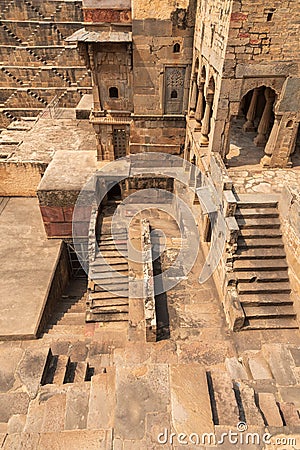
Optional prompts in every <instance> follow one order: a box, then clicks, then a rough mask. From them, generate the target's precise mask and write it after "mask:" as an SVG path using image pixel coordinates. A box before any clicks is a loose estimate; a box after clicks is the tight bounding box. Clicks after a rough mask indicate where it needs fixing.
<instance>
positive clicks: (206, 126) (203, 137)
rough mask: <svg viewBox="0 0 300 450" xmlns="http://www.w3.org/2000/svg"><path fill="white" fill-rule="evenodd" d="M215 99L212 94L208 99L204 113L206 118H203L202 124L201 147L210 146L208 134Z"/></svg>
mask: <svg viewBox="0 0 300 450" xmlns="http://www.w3.org/2000/svg"><path fill="white" fill-rule="evenodd" d="M213 98H214V96H213V95H212V94H208V95H207V97H206V105H205V111H204V116H203V119H202V122H201V137H200V144H201V145H208V134H209V131H210V116H211V110H212V103H213Z"/></svg>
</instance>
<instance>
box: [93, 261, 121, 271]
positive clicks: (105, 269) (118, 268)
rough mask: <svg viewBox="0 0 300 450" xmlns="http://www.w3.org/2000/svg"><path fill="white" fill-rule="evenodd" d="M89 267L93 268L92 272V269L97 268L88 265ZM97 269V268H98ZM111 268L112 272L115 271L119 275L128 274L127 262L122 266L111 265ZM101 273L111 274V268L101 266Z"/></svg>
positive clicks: (118, 264) (119, 264)
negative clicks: (112, 268)
mask: <svg viewBox="0 0 300 450" xmlns="http://www.w3.org/2000/svg"><path fill="white" fill-rule="evenodd" d="M90 267H92V268H93V270H94V267H97V265H93V266H91V265H90ZM98 267H99V266H98ZM113 267H114V270H117V271H118V272H119V273H121V274H125V272H126V273H128V264H127V262H126V263H124V264H122V263H117V264H115V263H114V264H113ZM101 272H102V273H105V272H111V268H110V267H108V266H107V265H105V266H101Z"/></svg>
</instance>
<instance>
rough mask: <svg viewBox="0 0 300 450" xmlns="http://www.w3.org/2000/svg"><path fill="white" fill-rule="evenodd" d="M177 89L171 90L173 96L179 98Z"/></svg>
mask: <svg viewBox="0 0 300 450" xmlns="http://www.w3.org/2000/svg"><path fill="white" fill-rule="evenodd" d="M177 96H178V95H177V91H175V89H174V90H173V91H172V92H171V98H177Z"/></svg>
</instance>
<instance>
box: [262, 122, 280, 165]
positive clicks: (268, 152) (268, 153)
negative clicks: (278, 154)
mask: <svg viewBox="0 0 300 450" xmlns="http://www.w3.org/2000/svg"><path fill="white" fill-rule="evenodd" d="M280 120H281V117H279V116H277V115H276V116H275V121H274V125H273V128H272V130H271V133H270V136H269V139H268V142H267V143H266V146H265V155H264V157H263V158H262V159H261V160H260V163H261V164H262V165H263V166H264V167H268V166H270V163H271V157H272V155H273V151H274V149H275V146H276V142H277V136H278V131H279V127H280Z"/></svg>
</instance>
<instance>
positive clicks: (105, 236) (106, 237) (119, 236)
mask: <svg viewBox="0 0 300 450" xmlns="http://www.w3.org/2000/svg"><path fill="white" fill-rule="evenodd" d="M127 239H128V235H127V233H124V232H123V233H114V237H113V236H112V234H111V233H101V235H100V242H106V241H107V242H110V241H113V242H114V240H116V241H126V240H127Z"/></svg>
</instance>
